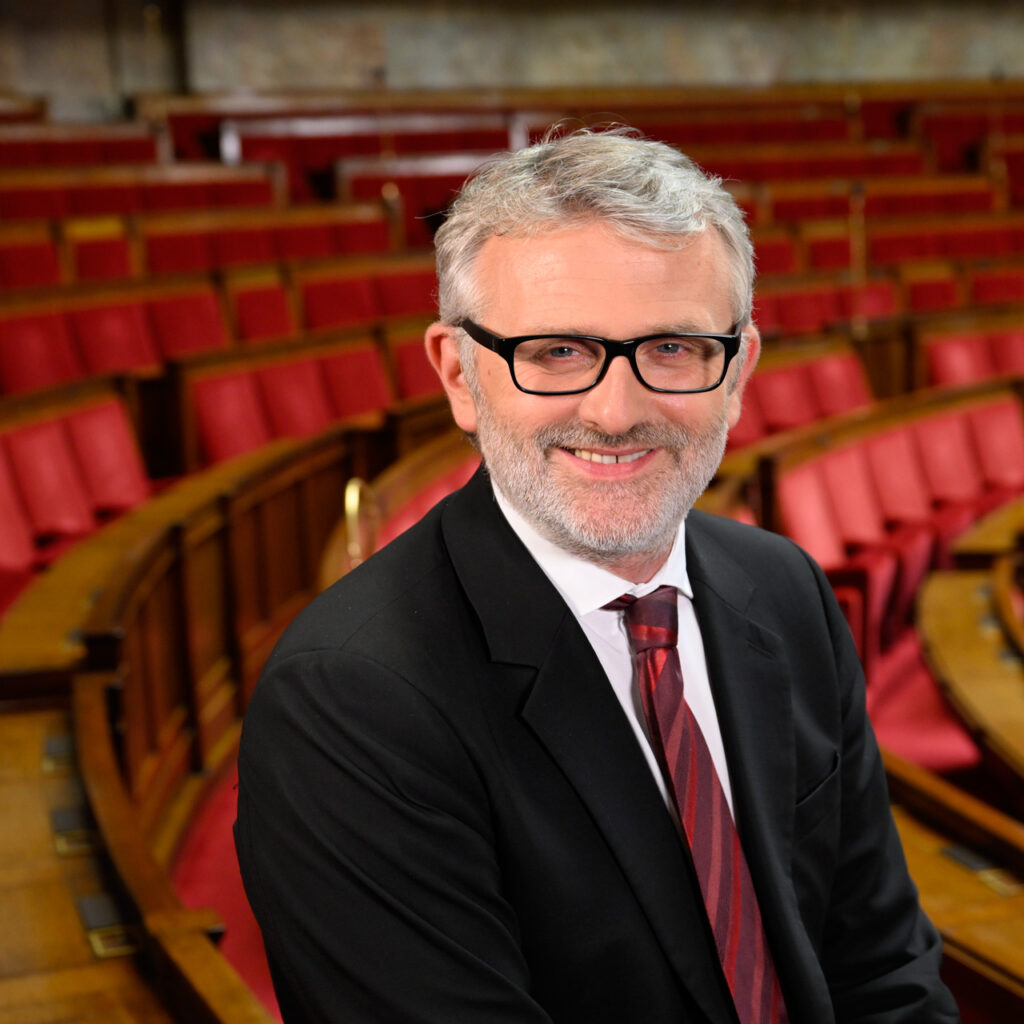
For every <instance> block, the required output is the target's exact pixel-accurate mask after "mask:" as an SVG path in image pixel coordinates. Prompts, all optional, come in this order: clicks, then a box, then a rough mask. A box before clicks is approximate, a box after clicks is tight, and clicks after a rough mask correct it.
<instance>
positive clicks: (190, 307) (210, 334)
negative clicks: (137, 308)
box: [149, 289, 228, 359]
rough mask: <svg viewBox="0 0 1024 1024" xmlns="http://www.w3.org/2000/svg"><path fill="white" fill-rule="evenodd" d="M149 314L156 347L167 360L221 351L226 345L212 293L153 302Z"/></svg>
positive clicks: (182, 295)
mask: <svg viewBox="0 0 1024 1024" xmlns="http://www.w3.org/2000/svg"><path fill="white" fill-rule="evenodd" d="M149 311H150V315H151V316H152V318H153V327H154V330H155V334H156V341H157V345H158V347H159V349H160V352H161V354H162V355H163V356H164V358H166V359H174V358H177V357H178V356H182V355H187V354H188V353H189V352H204V351H207V350H208V349H215V348H223V347H224V346H226V345H227V343H228V334H227V329H226V327H225V325H224V318H223V316H222V314H221V309H220V304H219V302H218V301H217V296H216V295H215V294H214V292H213V290H212V289H206V290H203V291H195V292H182V293H181V294H178V295H171V296H168V297H165V298H160V299H152V300H150V302H149Z"/></svg>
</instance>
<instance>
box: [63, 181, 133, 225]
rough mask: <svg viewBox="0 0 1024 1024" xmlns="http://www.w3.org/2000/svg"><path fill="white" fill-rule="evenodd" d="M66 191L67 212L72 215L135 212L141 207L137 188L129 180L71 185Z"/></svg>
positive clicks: (83, 215) (87, 215) (86, 215)
mask: <svg viewBox="0 0 1024 1024" xmlns="http://www.w3.org/2000/svg"><path fill="white" fill-rule="evenodd" d="M67 193H68V200H67V205H68V214H69V215H71V216H74V217H90V216H93V215H96V214H111V213H117V214H125V213H137V212H138V211H139V210H141V209H142V199H141V196H140V193H139V188H138V186H137V185H136V184H135V183H134V182H131V181H124V182H117V183H116V184H109V185H72V186H70V187H69V188H68V190H67Z"/></svg>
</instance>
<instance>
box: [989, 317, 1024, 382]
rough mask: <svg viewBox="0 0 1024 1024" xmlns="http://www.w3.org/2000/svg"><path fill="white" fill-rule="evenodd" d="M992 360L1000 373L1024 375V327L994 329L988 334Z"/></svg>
mask: <svg viewBox="0 0 1024 1024" xmlns="http://www.w3.org/2000/svg"><path fill="white" fill-rule="evenodd" d="M988 343H989V347H990V349H991V351H992V361H993V362H994V363H995V366H996V369H997V370H998V371H999V373H1014V374H1017V375H1018V376H1024V327H1018V328H1015V329H1010V330H1006V331H992V332H991V333H990V334H989V336H988Z"/></svg>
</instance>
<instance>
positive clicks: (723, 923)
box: [605, 587, 789, 1024]
mask: <svg viewBox="0 0 1024 1024" xmlns="http://www.w3.org/2000/svg"><path fill="white" fill-rule="evenodd" d="M605 607H606V608H610V609H615V610H619V609H621V610H622V611H624V612H625V622H626V632H627V633H628V635H629V642H630V646H631V647H632V649H633V655H634V657H635V659H636V668H637V680H638V682H639V687H640V698H641V702H642V704H643V709H644V715H645V716H646V718H647V725H648V730H649V733H650V737H651V744H652V746H653V748H654V753H655V756H656V757H657V758H658V763H659V764H660V765H661V769H662V772H663V774H664V776H665V781H666V783H667V785H668V789H669V792H670V793H671V794H672V798H673V799H674V801H675V804H676V808H677V810H678V812H679V819H680V821H681V823H682V826H683V830H684V831H685V833H686V838H687V839H688V840H689V843H690V852H691V855H692V857H693V866H694V868H695V869H696V872H697V878H698V880H699V882H700V887H701V891H702V892H703V894H704V905H705V907H706V909H707V913H708V920H709V921H710V922H711V930H712V932H713V933H714V936H715V944H716V946H717V947H718V957H719V959H720V960H721V963H722V970H723V971H724V972H725V978H726V981H727V982H728V983H729V989H730V991H731V992H732V997H733V1001H734V1003H735V1004H736V1011H737V1013H738V1014H739V1018H740V1020H741V1021H742V1024H785V1022H786V1021H788V1019H789V1018H788V1016H787V1015H786V1007H785V1003H784V1002H783V999H782V992H781V990H780V988H779V980H778V977H777V976H776V973H775V965H774V963H773V962H772V956H771V952H770V950H769V949H768V944H767V942H766V940H765V934H764V926H763V925H762V922H761V911H760V909H759V908H758V905H757V896H756V894H755V893H754V885H753V882H752V881H751V878H750V871H749V869H748V867H747V860H746V857H744V855H743V848H742V846H741V845H740V838H739V835H738V833H737V832H736V826H735V824H734V822H733V819H732V815H731V814H730V812H729V804H728V801H727V800H726V798H725V792H724V791H723V789H722V784H721V782H720V780H719V778H718V772H717V771H716V770H715V765H714V762H713V761H712V760H711V754H710V752H709V751H708V746H707V742H706V741H705V739H704V734H703V733H702V732H701V730H700V726H699V725H698V723H697V720H696V718H694V716H693V714H692V713H691V711H690V708H689V706H688V705H687V703H686V701H685V700H684V699H683V673H682V669H681V667H680V664H679V651H678V649H677V646H676V645H677V642H678V624H677V606H676V589H675V588H674V587H659V588H658V589H657V590H655V591H654V593H652V594H648V595H647V596H646V597H642V598H636V597H633V596H631V595H629V594H625V595H623V596H622V597H620V598H618V599H617V600H615V601H612V602H611V603H610V604H608V605H606V606H605Z"/></svg>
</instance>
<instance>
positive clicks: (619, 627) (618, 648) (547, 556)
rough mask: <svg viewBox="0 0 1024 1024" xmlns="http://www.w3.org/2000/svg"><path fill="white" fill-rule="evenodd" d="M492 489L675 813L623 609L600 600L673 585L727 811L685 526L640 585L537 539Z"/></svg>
mask: <svg viewBox="0 0 1024 1024" xmlns="http://www.w3.org/2000/svg"><path fill="white" fill-rule="evenodd" d="M492 486H493V481H492ZM494 495H495V498H496V499H497V502H498V507H499V508H500V509H501V511H502V512H503V513H504V515H505V518H506V519H507V520H508V522H509V525H510V526H511V527H512V529H513V530H514V531H515V533H516V535H517V536H518V537H519V539H520V540H521V541H522V542H523V543H524V544H525V545H526V548H527V550H528V551H529V552H530V554H531V555H533V557H534V559H535V560H536V562H537V564H538V565H539V566H540V567H541V569H542V570H543V571H544V573H545V575H546V576H547V577H548V579H549V580H551V582H552V583H553V584H554V585H555V588H556V589H557V590H558V592H559V593H560V594H561V595H562V597H563V598H564V600H565V602H566V604H568V606H569V608H570V609H571V610H572V613H573V614H574V615H575V616H576V619H577V620H578V622H579V624H580V626H582V628H583V632H584V633H585V634H586V636H587V639H588V640H589V641H590V643H591V646H592V647H593V648H594V652H595V653H596V654H597V657H598V658H599V660H600V662H601V665H602V666H603V667H604V670H605V674H606V675H607V676H608V680H609V682H610V683H611V686H612V689H613V690H614V691H615V696H616V697H617V698H618V700H619V703H620V704H621V705H622V709H623V711H624V712H625V713H626V718H627V720H628V721H629V724H630V726H632V728H633V732H634V733H635V734H636V738H637V742H638V743H639V744H640V749H641V750H642V751H643V754H644V757H645V758H646V759H647V764H648V767H649V768H650V770H651V774H652V775H653V776H654V780H655V782H656V783H657V785H658V788H659V789H660V790H661V794H662V796H663V798H664V800H665V803H666V805H667V806H668V808H669V809H670V810H671V811H672V814H673V816H676V809H675V805H674V803H673V801H672V798H671V797H670V796H669V793H668V789H667V787H666V786H665V780H664V778H663V777H662V774H661V770H660V768H659V767H658V762H657V759H656V758H655V756H654V751H653V750H652V749H651V743H650V738H649V737H648V734H647V723H646V721H645V719H644V712H643V706H642V705H641V703H640V691H639V688H638V686H637V679H636V668H635V665H634V662H633V654H632V651H631V650H630V646H629V637H628V635H627V634H626V627H625V623H624V622H623V615H622V613H621V612H618V611H608V610H606V609H605V608H604V607H603V606H604V605H606V604H608V602H609V601H614V600H615V598H617V597H621V596H622V595H623V594H633V595H634V596H636V597H644V596H645V595H647V594H650V593H651V592H652V591H654V590H657V589H658V587H661V586H666V585H668V586H672V587H675V588H676V591H677V602H678V607H679V641H678V649H679V661H680V665H681V666H682V671H683V681H684V694H685V699H686V703H687V704H688V705H689V706H690V709H691V711H692V712H693V715H694V717H695V718H696V719H697V723H698V724H699V725H700V728H701V731H702V732H703V733H704V739H705V740H706V741H707V745H708V749H709V751H710V752H711V759H712V761H714V764H715V770H716V771H717V772H718V777H719V779H720V780H721V783H722V788H723V790H724V791H725V798H726V800H727V801H728V802H729V810H730V812H732V790H731V788H730V786H729V770H728V767H727V765H726V762H725V748H724V747H723V746H722V734H721V730H720V729H719V728H718V716H717V714H716V712H715V702H714V698H713V697H712V694H711V685H710V683H709V682H708V666H707V661H706V660H705V657H704V643H703V640H702V639H701V635H700V627H699V626H698V625H697V616H696V614H695V613H694V610H693V589H692V588H691V586H690V578H689V576H687V573H686V547H685V544H684V542H683V541H684V537H685V532H686V523H685V521H684V522H682V523H680V524H679V533H678V534H677V535H676V540H675V544H674V545H673V547H672V551H671V553H670V554H669V556H668V558H667V559H666V561H665V564H664V565H663V566H662V567H661V568H660V569H659V570H658V571H657V572H656V573H655V575H654V577H653V578H652V579H651V580H650V581H648V582H647V583H631V582H629V581H628V580H623V579H620V578H619V577H618V576H616V575H615V574H614V573H611V572H609V571H608V570H607V569H602V568H601V567H600V566H598V565H594V564H593V563H592V562H587V561H584V560H583V559H582V558H578V557H576V556H575V555H571V554H569V553H568V552H566V551H563V550H562V549H561V548H560V547H558V546H557V545H555V544H553V543H552V542H551V541H549V540H547V539H546V538H545V537H542V536H541V535H540V534H539V533H538V532H537V530H536V529H534V527H533V526H531V525H530V524H529V523H528V522H527V521H526V520H525V519H524V518H523V517H522V516H521V515H520V514H519V513H518V512H517V511H516V510H515V509H514V508H513V507H512V506H511V505H510V504H509V502H508V500H507V499H506V498H505V497H504V496H503V495H502V494H501V492H500V491H499V490H498V488H497V487H494ZM734 816H735V815H734Z"/></svg>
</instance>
